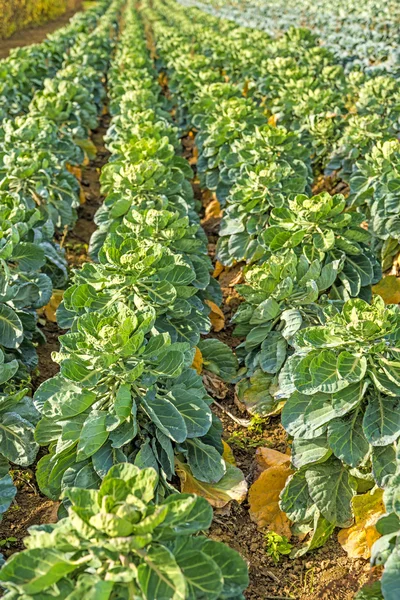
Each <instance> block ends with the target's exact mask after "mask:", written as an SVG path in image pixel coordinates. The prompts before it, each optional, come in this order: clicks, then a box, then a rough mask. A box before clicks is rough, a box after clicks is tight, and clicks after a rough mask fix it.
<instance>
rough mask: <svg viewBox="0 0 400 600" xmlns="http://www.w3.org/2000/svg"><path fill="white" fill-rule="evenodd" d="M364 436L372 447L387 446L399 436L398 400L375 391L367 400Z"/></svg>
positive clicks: (399, 415)
mask: <svg viewBox="0 0 400 600" xmlns="http://www.w3.org/2000/svg"><path fill="white" fill-rule="evenodd" d="M363 429H364V434H365V437H366V438H367V440H368V441H369V443H370V444H371V445H372V446H387V445H389V444H391V443H393V442H395V441H396V440H397V438H398V437H399V436H400V398H393V397H391V396H384V395H383V394H381V393H380V392H378V391H376V392H375V393H374V394H371V395H370V397H369V399H368V405H367V408H366V410H365V414H364V419H363Z"/></svg>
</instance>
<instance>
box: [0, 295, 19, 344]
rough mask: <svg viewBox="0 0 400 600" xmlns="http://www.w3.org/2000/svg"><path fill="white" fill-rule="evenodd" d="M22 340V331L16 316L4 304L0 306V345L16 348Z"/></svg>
mask: <svg viewBox="0 0 400 600" xmlns="http://www.w3.org/2000/svg"><path fill="white" fill-rule="evenodd" d="M23 339H24V330H23V326H22V323H21V321H20V319H19V317H18V316H17V314H16V313H15V312H14V311H13V310H12V308H10V307H9V306H7V305H6V304H0V344H1V345H2V346H5V347H6V348H14V349H15V348H18V346H19V345H20V343H21V342H22V340H23Z"/></svg>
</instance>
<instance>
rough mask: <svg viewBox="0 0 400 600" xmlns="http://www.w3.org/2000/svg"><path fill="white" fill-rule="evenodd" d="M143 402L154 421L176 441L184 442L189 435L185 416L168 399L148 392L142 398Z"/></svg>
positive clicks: (165, 433)
mask: <svg viewBox="0 0 400 600" xmlns="http://www.w3.org/2000/svg"><path fill="white" fill-rule="evenodd" d="M142 404H143V407H144V409H145V411H146V412H147V414H148V415H149V417H150V419H151V420H152V421H153V423H154V424H155V425H156V426H157V427H158V428H159V429H160V430H161V431H162V433H164V435H166V436H167V437H169V438H171V439H172V440H174V441H175V442H183V441H184V440H185V439H186V437H187V429H186V424H185V420H184V418H183V416H182V415H181V414H180V412H179V410H178V409H177V408H175V406H174V405H173V404H172V402H170V400H168V397H165V398H161V397H159V396H157V395H156V394H148V395H147V397H146V398H142Z"/></svg>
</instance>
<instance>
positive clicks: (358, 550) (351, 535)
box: [338, 489, 385, 558]
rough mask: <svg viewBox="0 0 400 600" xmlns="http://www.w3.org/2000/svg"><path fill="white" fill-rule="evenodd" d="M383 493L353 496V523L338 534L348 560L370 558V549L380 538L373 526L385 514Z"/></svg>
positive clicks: (379, 491)
mask: <svg viewBox="0 0 400 600" xmlns="http://www.w3.org/2000/svg"><path fill="white" fill-rule="evenodd" d="M382 495H383V491H382V490H380V489H378V490H376V491H375V492H374V493H373V494H370V493H367V494H362V495H359V496H354V497H353V500H352V504H353V511H354V516H355V523H354V525H352V526H351V527H348V528H347V529H342V530H341V531H340V532H339V534H338V541H339V544H340V545H341V546H342V548H343V549H344V550H345V551H346V552H347V554H348V556H349V557H350V558H370V556H371V547H372V545H373V544H374V542H376V540H377V539H378V538H379V537H380V534H379V533H378V532H377V530H376V527H375V524H376V522H377V520H378V519H379V517H380V516H382V514H384V512H385V506H384V504H383V501H382Z"/></svg>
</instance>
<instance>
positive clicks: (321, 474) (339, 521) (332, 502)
mask: <svg viewBox="0 0 400 600" xmlns="http://www.w3.org/2000/svg"><path fill="white" fill-rule="evenodd" d="M306 480H307V483H308V490H309V493H310V496H311V498H312V499H313V501H314V502H315V504H316V505H317V507H318V509H319V511H320V513H321V514H322V515H323V516H324V517H325V519H327V521H329V522H330V523H333V524H334V525H337V526H339V527H348V526H349V525H350V524H351V522H352V519H353V513H352V508H351V499H352V497H353V496H354V495H355V489H356V486H355V481H354V478H353V477H351V476H350V475H349V473H348V471H347V469H346V467H345V466H344V465H342V463H341V462H340V461H339V460H335V459H329V460H328V461H327V462H325V463H321V464H318V465H314V466H312V467H309V468H308V469H307V471H306Z"/></svg>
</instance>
